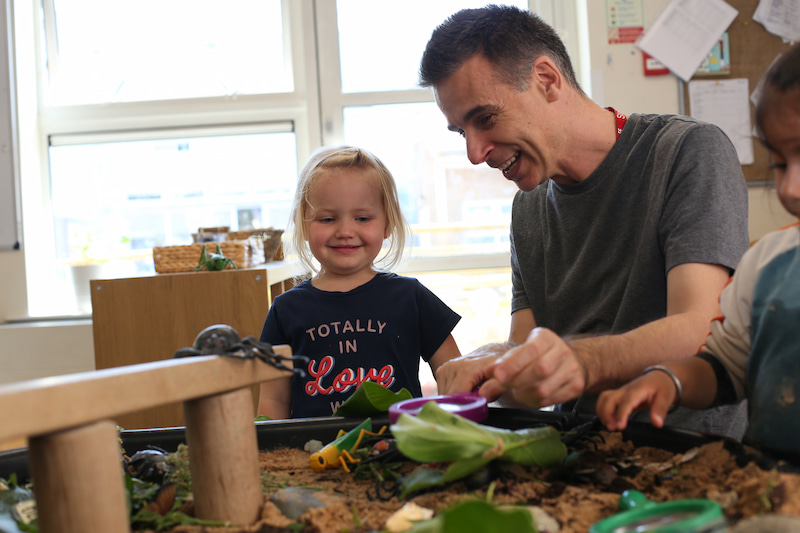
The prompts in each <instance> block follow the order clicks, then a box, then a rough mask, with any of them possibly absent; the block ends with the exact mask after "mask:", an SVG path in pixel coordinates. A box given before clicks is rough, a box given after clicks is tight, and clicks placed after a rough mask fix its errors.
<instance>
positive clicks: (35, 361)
mask: <svg viewBox="0 0 800 533" xmlns="http://www.w3.org/2000/svg"><path fill="white" fill-rule="evenodd" d="M666 3H667V0H644V4H645V21H646V24H649V23H651V22H652V21H653V20H655V18H656V17H657V16H658V13H659V11H660V10H661V8H662V7H663V6H664V5H666ZM15 4H16V3H15ZM604 9H605V2H600V1H589V2H587V15H588V16H587V19H588V21H589V46H590V49H591V71H592V77H593V80H592V87H593V96H594V97H595V98H596V100H597V101H598V103H600V104H601V105H610V106H613V107H616V108H617V109H618V110H619V111H621V112H623V113H631V112H650V113H676V112H678V109H679V99H678V91H679V88H678V82H677V79H676V78H675V77H673V76H671V75H668V76H663V77H651V78H645V77H644V76H643V75H642V73H641V72H642V57H641V52H640V51H639V50H638V49H637V48H636V47H635V46H634V45H608V44H607V40H606V27H605V12H604ZM19 15H20V14H19V13H18V17H19ZM26 163H27V166H26ZM37 165H38V163H37V162H36V161H35V160H33V161H31V160H28V161H26V160H25V159H24V158H23V160H22V161H21V168H22V176H23V178H22V179H23V180H25V179H28V180H31V179H32V180H36V179H38V178H37V177H36V176H35V175H33V174H35V172H30V171H29V172H28V173H27V174H26V173H25V169H26V168H28V169H30V168H31V167H33V168H36V167H37ZM23 208H24V201H23ZM792 222H794V219H793V218H792V217H791V216H789V215H788V214H787V213H786V211H785V210H784V209H783V208H782V207H781V206H780V204H779V203H778V202H777V200H776V196H775V193H774V191H773V190H772V189H769V188H764V187H751V188H750V236H751V239H753V240H755V239H757V238H759V237H760V236H762V235H763V234H764V233H766V232H768V231H772V230H774V229H777V228H780V227H783V226H785V225H787V224H790V223H792ZM28 281H30V282H31V283H35V280H28ZM25 286H26V279H25V274H24V250H23V251H14V252H0V295H2V297H0V322H2V321H5V320H8V319H9V318H18V317H22V316H25V315H26V314H27V305H26V290H25ZM93 369H94V345H93V338H92V327H91V322H90V321H88V320H82V321H71V322H37V323H33V324H5V325H0V383H8V382H13V381H19V380H25V379H32V378H36V377H45V376H51V375H58V374H64V373H70V372H80V371H87V370H93Z"/></svg>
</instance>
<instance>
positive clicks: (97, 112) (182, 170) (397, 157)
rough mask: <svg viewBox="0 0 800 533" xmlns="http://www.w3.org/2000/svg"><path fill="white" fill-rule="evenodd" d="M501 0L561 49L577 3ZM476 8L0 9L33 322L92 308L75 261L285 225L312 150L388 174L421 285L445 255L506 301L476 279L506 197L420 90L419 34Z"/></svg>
mask: <svg viewBox="0 0 800 533" xmlns="http://www.w3.org/2000/svg"><path fill="white" fill-rule="evenodd" d="M509 3H515V4H517V5H521V6H523V7H524V6H530V8H531V9H533V10H534V11H537V12H539V13H540V15H542V16H543V18H545V19H546V20H549V21H551V22H554V23H555V24H556V27H563V28H564V29H563V30H562V31H561V33H562V36H564V38H565V40H566V42H567V44H568V47H569V48H570V49H572V50H575V49H577V43H576V42H575V35H576V34H577V32H576V31H575V29H574V28H575V24H574V23H573V21H574V20H576V17H575V13H574V11H575V9H576V8H575V6H576V5H578V4H579V3H580V2H578V1H577V0H576V1H575V2H560V1H556V0H540V1H531V2H526V1H520V0H515V1H514V2H509ZM484 4H485V2H484V1H464V0H457V1H455V0H453V1H448V2H444V1H443V2H429V1H425V2H423V1H421V0H407V1H406V2H402V3H397V2H375V1H372V0H316V1H315V2H297V1H291V0H230V1H229V2H225V3H222V4H221V3H219V2H215V1H211V0H205V1H202V0H170V1H169V2H164V1H161V0H142V1H139V2H107V1H105V0H82V1H75V0H42V1H41V5H39V2H38V1H37V0H16V2H15V6H16V11H17V12H18V13H20V14H19V15H17V16H16V19H15V20H16V23H17V24H20V21H25V20H27V24H28V25H29V26H25V27H22V26H20V27H18V28H15V35H16V39H17V43H16V45H17V64H18V65H22V66H19V67H18V73H19V81H18V84H19V87H20V89H19V94H20V97H19V98H20V109H21V116H20V123H21V124H23V123H24V124H38V128H39V129H38V130H34V129H30V131H28V133H27V134H26V131H23V129H24V128H27V126H22V125H21V126H20V128H21V138H22V140H21V142H22V143H24V146H23V152H26V153H27V155H25V156H24V157H26V158H27V161H29V164H27V165H26V166H25V167H24V169H25V170H23V178H22V198H23V200H22V202H23V215H24V219H23V223H24V224H23V231H24V244H25V247H26V264H27V265H26V266H27V270H28V279H29V280H32V279H35V280H37V281H36V282H31V283H29V289H28V290H29V305H28V307H29V312H30V314H31V315H34V316H44V315H60V314H75V313H77V314H86V313H87V312H89V311H88V309H87V306H86V302H85V295H82V294H80V293H81V290H80V288H81V287H82V286H83V285H84V284H85V282H81V281H79V279H80V278H79V276H80V274H79V273H78V270H79V269H78V268H73V267H78V266H82V265H83V264H84V263H93V264H94V266H97V265H103V266H102V268H105V269H106V271H107V272H106V274H100V275H98V274H93V275H94V276H96V277H98V276H99V277H106V276H111V277H116V276H119V275H141V274H147V273H149V272H152V271H153V270H152V268H153V265H152V256H151V251H152V247H153V246H156V245H171V244H188V243H189V242H191V233H192V232H194V231H196V229H197V228H198V227H201V226H215V225H228V226H231V227H232V229H246V228H249V227H257V226H263V227H267V226H275V227H284V226H285V223H286V219H287V218H288V211H289V206H290V201H291V196H292V192H293V190H294V184H295V182H296V177H297V172H298V169H299V168H300V167H301V166H302V165H303V164H304V162H305V160H306V158H307V157H308V155H309V154H310V153H311V152H312V151H313V150H314V149H315V148H316V147H318V146H320V145H322V144H324V145H334V144H342V143H348V144H355V145H359V146H363V147H365V148H367V149H369V150H371V151H373V152H375V153H376V154H377V155H378V156H379V157H380V158H381V159H383V161H384V162H385V163H386V164H387V166H388V167H389V168H390V170H391V171H392V172H393V174H394V175H395V178H396V179H397V181H398V186H399V191H400V195H401V202H402V206H403V209H404V212H405V214H406V216H407V217H408V219H409V221H410V222H411V223H412V228H413V230H414V235H415V242H414V249H413V250H414V252H413V257H412V259H411V260H409V262H408V263H407V264H406V265H405V266H404V269H405V270H404V271H405V272H415V273H424V272H428V273H430V274H427V275H430V276H435V275H436V273H437V272H441V271H445V270H451V269H452V268H453V265H454V264H456V263H454V258H455V257H457V258H458V261H457V266H458V268H459V269H460V270H461V271H463V272H464V273H465V275H464V276H463V277H462V278H458V279H462V280H464V281H463V283H467V282H470V283H471V282H472V281H474V280H476V279H491V281H490V282H489V285H490V286H492V287H494V288H493V289H492V290H496V291H503V290H506V289H504V288H502V287H500V288H498V286H497V279H498V278H497V275H498V274H497V271H492V274H491V275H489V274H482V273H480V272H479V271H480V269H485V268H495V269H506V270H507V268H508V221H509V216H510V202H511V198H512V197H513V193H514V192H515V190H516V189H515V187H514V186H513V184H511V183H509V182H506V181H505V180H503V179H501V178H500V177H499V176H498V175H497V173H496V172H495V171H492V170H491V169H489V168H487V167H485V166H478V167H476V166H473V165H471V164H470V163H469V162H468V160H467V158H466V156H465V153H464V144H463V139H461V138H460V137H459V136H458V135H455V134H453V133H451V132H449V131H447V129H446V127H445V126H446V125H445V120H444V118H443V117H442V115H441V113H440V112H439V110H438V109H437V108H436V106H435V104H434V103H433V99H432V95H431V93H430V91H428V90H423V89H420V88H418V87H417V69H418V66H419V57H420V55H421V53H422V50H423V48H424V46H425V43H426V41H427V39H428V37H429V35H430V32H431V31H432V30H433V28H434V27H435V26H436V25H437V24H439V23H440V22H441V21H442V20H444V19H445V18H446V17H447V16H448V15H449V14H451V13H452V12H454V11H456V10H458V9H461V8H464V7H477V6H482V5H484ZM25 6H28V7H30V11H31V12H33V10H34V9H40V10H41V11H40V12H39V16H37V17H31V18H30V19H25V17H24V16H23V15H24V13H25V10H24V9H23V7H25ZM387 20H391V21H392V22H391V24H387V23H386V21H387ZM37 43H40V45H39V44H37ZM399 43H402V45H398V44H399ZM572 55H573V57H574V58H577V57H578V56H577V54H576V53H573V54H572ZM28 60H30V61H28ZM37 63H38V64H39V65H41V66H42V68H41V71H42V72H43V73H44V75H38V74H37V72H36V69H35V68H29V67H28V66H27V65H29V64H37ZM28 89H30V90H28ZM30 162H37V163H38V164H39V165H40V169H39V172H38V174H37V172H36V165H35V164H32V163H30ZM475 269H478V270H475ZM467 271H470V272H471V273H470V274H466V272H467ZM469 280H472V281H469ZM76 287H77V288H78V289H79V290H78V291H76V290H75V289H76ZM482 294H483V297H484V298H488V293H487V292H484V293H482ZM81 298H84V299H83V300H81ZM473 299H474V298H473ZM486 307H488V306H486ZM503 312H505V311H503ZM461 314H462V315H464V313H463V312H462V313H461ZM465 316H466V315H465ZM506 331H507V330H506ZM504 335H505V333H503V335H501V337H502V336H504ZM462 348H464V347H462ZM466 348H469V347H466Z"/></svg>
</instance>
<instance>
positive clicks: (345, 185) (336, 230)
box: [306, 168, 389, 284]
mask: <svg viewBox="0 0 800 533" xmlns="http://www.w3.org/2000/svg"><path fill="white" fill-rule="evenodd" d="M308 201H309V203H310V204H311V206H312V208H311V209H310V210H309V212H308V218H310V219H311V220H310V221H308V222H306V235H307V238H308V244H309V247H310V248H311V253H313V254H314V257H316V258H317V260H318V261H319V262H320V264H321V265H322V270H321V272H320V275H319V276H318V278H319V279H323V278H325V279H328V280H331V279H333V278H339V279H341V278H344V277H348V278H352V279H353V281H356V282H358V283H359V284H360V283H363V282H366V281H368V280H369V279H371V278H372V277H373V275H374V271H373V268H372V264H373V261H374V260H375V257H377V255H378V253H380V251H381V246H382V244H383V240H384V239H385V238H387V237H388V236H389V225H388V219H387V217H386V210H385V209H384V206H383V197H382V195H381V191H380V189H379V187H378V185H377V183H376V179H375V174H374V171H372V170H368V169H358V168H355V169H350V168H348V169H333V170H329V171H325V172H324V173H322V174H320V175H319V176H317V177H316V179H315V180H314V183H313V184H312V186H311V189H310V190H309V193H308Z"/></svg>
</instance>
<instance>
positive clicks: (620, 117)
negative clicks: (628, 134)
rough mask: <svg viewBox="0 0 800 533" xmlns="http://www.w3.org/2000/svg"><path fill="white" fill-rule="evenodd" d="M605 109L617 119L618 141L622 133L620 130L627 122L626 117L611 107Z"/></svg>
mask: <svg viewBox="0 0 800 533" xmlns="http://www.w3.org/2000/svg"><path fill="white" fill-rule="evenodd" d="M606 109H608V110H609V111H611V112H612V113H614V116H615V117H617V139H619V136H620V134H621V133H622V128H624V127H625V123H626V122H627V121H628V117H626V116H625V115H623V114H622V113H620V112H619V111H617V110H616V109H614V108H613V107H607V108H606Z"/></svg>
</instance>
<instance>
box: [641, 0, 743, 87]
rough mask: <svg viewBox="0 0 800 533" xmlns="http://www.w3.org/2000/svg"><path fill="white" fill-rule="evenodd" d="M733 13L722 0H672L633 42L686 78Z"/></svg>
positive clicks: (723, 29) (713, 43)
mask: <svg viewBox="0 0 800 533" xmlns="http://www.w3.org/2000/svg"><path fill="white" fill-rule="evenodd" d="M737 13H738V11H737V10H736V9H734V8H733V7H731V6H730V5H728V3H726V2H724V1H723V0H702V1H696V0H672V1H671V2H670V3H669V4H667V6H666V8H664V11H663V12H662V13H661V14H660V15H659V16H658V18H657V19H656V21H655V22H654V23H653V25H652V26H651V27H650V29H649V30H647V31H646V32H645V34H644V35H643V36H642V37H641V38H640V39H639V40H638V41H637V43H636V45H637V46H638V47H639V48H641V49H642V50H644V51H645V52H647V53H648V54H650V55H651V56H653V57H655V58H656V59H658V60H659V61H661V63H663V64H664V65H666V66H667V67H668V68H669V69H670V70H671V71H672V72H673V73H674V74H675V75H676V76H678V77H680V78H681V79H683V80H684V81H688V80H689V78H691V77H692V75H693V74H694V72H695V71H696V70H697V67H699V66H700V64H701V63H702V62H703V60H704V59H705V58H706V56H707V55H708V52H709V51H711V48H712V47H713V46H714V45H715V44H716V43H717V41H718V40H719V38H720V37H721V36H722V34H723V33H725V30H727V29H728V26H730V24H731V22H733V19H734V18H736V14H737Z"/></svg>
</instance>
